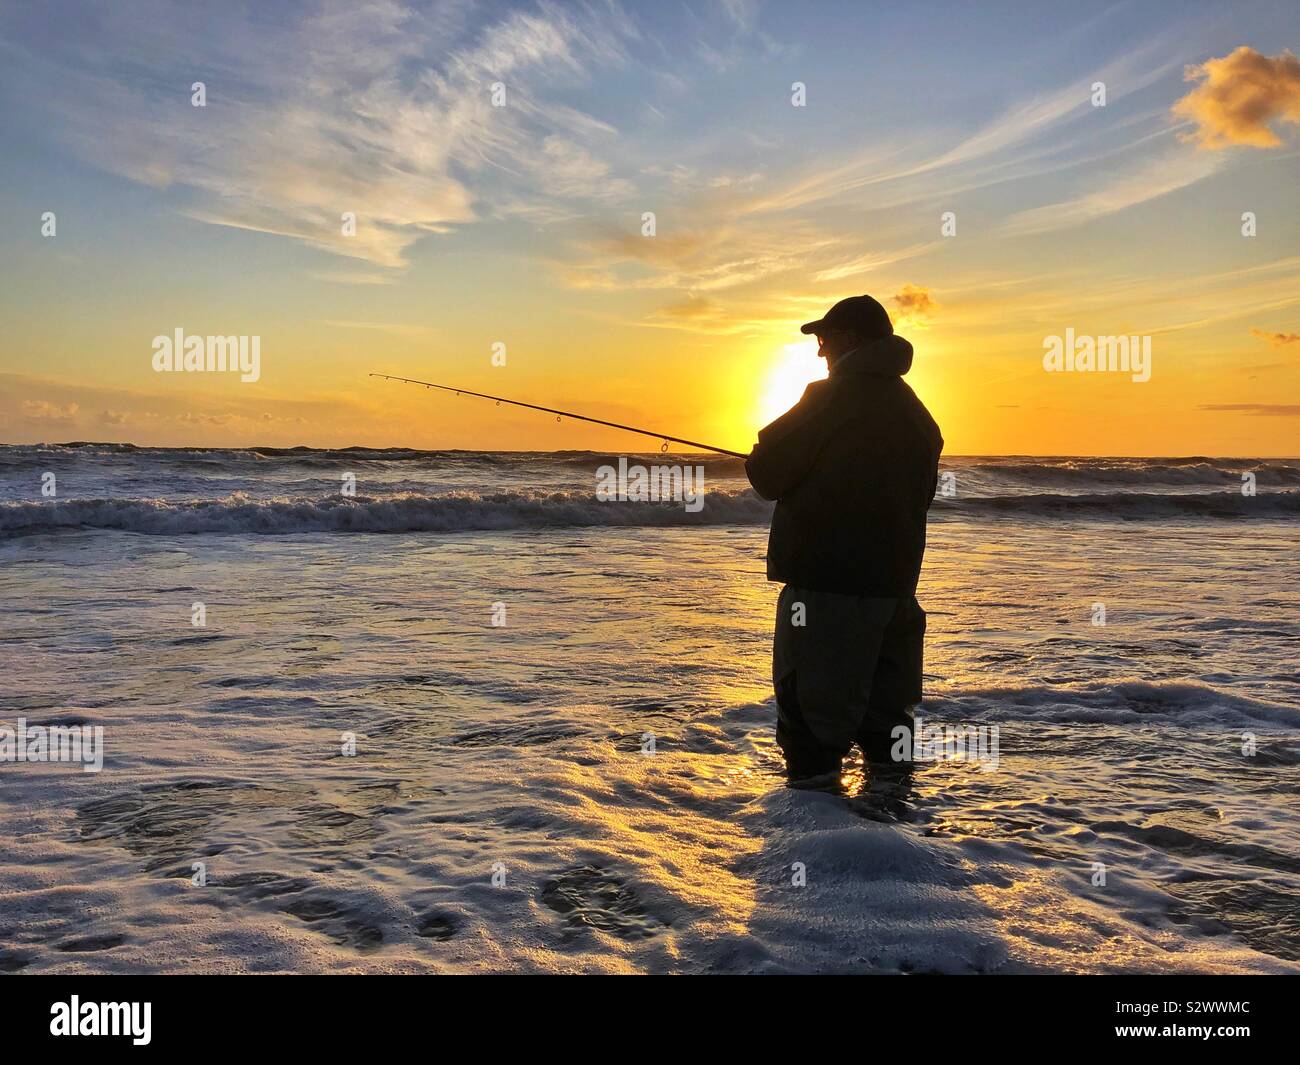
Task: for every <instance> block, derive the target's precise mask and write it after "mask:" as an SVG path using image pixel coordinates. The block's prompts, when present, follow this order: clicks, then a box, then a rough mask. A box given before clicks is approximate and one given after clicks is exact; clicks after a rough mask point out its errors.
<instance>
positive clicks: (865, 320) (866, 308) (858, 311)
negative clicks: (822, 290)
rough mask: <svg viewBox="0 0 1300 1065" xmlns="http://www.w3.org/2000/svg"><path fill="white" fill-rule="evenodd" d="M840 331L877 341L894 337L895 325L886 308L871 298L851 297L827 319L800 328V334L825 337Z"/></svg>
mask: <svg viewBox="0 0 1300 1065" xmlns="http://www.w3.org/2000/svg"><path fill="white" fill-rule="evenodd" d="M840 329H843V330H847V331H848V332H852V333H857V334H858V335H859V336H861V337H865V338H867V339H869V340H876V339H878V338H880V337H887V336H892V335H893V332H894V323H893V322H891V321H890V320H889V314H888V312H887V311H886V310H885V308H884V307H882V306H881V305H880V304H879V303H877V302H876V301H875V300H873V299H872V298H871V297H870V296H850V297H849V298H848V299H846V300H840V302H839V303H837V304H835V306H834V307H832V308H831V309H830V310H829V311H827V312H826V317H824V318H819V319H818V320H817V321H815V322H809V323H808V324H807V325H805V326H802V327H800V329H799V332H801V333H815V334H816V335H818V336H825V335H826V334H827V333H833V332H835V331H836V330H840Z"/></svg>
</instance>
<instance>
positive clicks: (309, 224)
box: [15, 0, 635, 267]
mask: <svg viewBox="0 0 1300 1065" xmlns="http://www.w3.org/2000/svg"><path fill="white" fill-rule="evenodd" d="M168 10H169V16H168V18H167V19H165V20H161V24H160V23H159V22H158V21H155V20H152V18H151V15H150V12H149V11H148V10H147V9H142V8H139V7H136V6H133V5H122V6H113V7H110V8H107V9H104V10H102V11H101V12H100V14H99V23H100V24H99V25H98V26H97V27H96V30H97V33H98V37H97V39H95V40H81V41H77V40H75V39H73V40H70V41H68V42H66V43H64V44H63V45H62V46H61V47H58V48H55V49H53V50H51V49H49V48H37V47H35V46H33V45H29V46H28V47H26V48H25V49H24V48H19V49H18V50H17V51H18V55H17V57H16V60H15V61H16V63H17V64H18V65H19V66H21V68H22V70H21V74H22V75H23V76H24V77H25V80H26V84H27V88H28V90H29V91H28V96H29V98H31V99H37V100H48V101H49V102H50V103H49V106H50V108H51V109H52V110H53V111H54V112H56V113H57V114H58V115H59V119H60V121H59V123H58V128H59V130H60V133H61V136H63V137H64V138H65V140H67V141H68V142H69V143H70V144H71V145H72V147H73V148H74V150H76V151H77V152H78V153H79V154H81V155H82V156H83V157H85V158H87V159H89V160H90V161H91V162H93V163H95V164H97V165H99V166H101V167H103V168H105V169H107V170H110V171H112V172H114V173H117V174H122V175H124V176H126V177H128V178H131V179H133V180H136V181H140V182H143V183H147V184H150V185H154V186H157V187H163V188H172V189H174V190H176V192H177V193H178V194H179V195H180V196H181V197H182V203H181V209H182V210H184V211H185V213H187V214H189V215H190V216H191V217H193V218H196V219H199V220H202V221H205V222H209V223H213V224H219V225H224V226H233V227H237V228H241V229H248V230H256V231H260V232H266V233H272V234H278V235H282V236H287V237H292V238H294V239H297V240H301V241H304V242H306V243H308V244H311V245H313V246H314V247H318V248H321V249H324V250H326V251H329V252H332V253H335V254H338V255H344V256H350V257H354V258H357V259H363V260H366V261H368V262H371V263H375V264H378V265H382V266H387V267H401V266H403V265H405V264H406V261H407V259H406V251H407V249H408V248H409V247H410V245H411V244H412V243H413V242H414V241H415V240H417V239H418V238H419V237H420V236H421V235H422V234H425V233H441V232H446V231H447V230H448V229H449V228H450V227H454V226H457V225H460V224H464V223H467V222H469V221H471V220H473V219H475V218H476V217H478V214H479V212H478V210H477V208H476V199H477V197H478V196H479V195H480V194H481V191H482V190H483V189H486V188H499V189H502V190H508V191H509V194H510V197H511V198H513V200H514V201H516V202H520V203H523V204H527V203H530V202H539V201H546V200H549V199H552V198H561V199H562V198H565V197H587V198H596V199H608V198H612V197H616V196H618V195H623V194H626V193H627V192H628V191H629V190H630V188H631V186H630V184H629V183H628V182H627V181H626V180H625V179H623V178H620V177H619V176H617V175H615V174H613V173H612V172H611V167H610V164H609V163H608V162H607V161H606V160H604V159H602V158H601V157H600V155H599V145H600V142H601V141H602V140H608V139H610V138H611V137H613V136H614V134H615V131H614V130H613V129H612V128H611V127H610V126H609V125H608V124H607V123H605V122H602V121H600V120H598V119H596V118H593V117H592V116H589V115H586V114H584V113H583V112H581V111H578V110H576V109H574V108H573V107H571V106H568V105H566V104H564V103H563V102H562V101H560V100H558V99H554V98H553V97H554V96H555V94H556V93H557V92H558V91H560V90H562V89H563V88H565V87H571V86H573V85H578V84H582V83H583V82H584V81H585V80H586V79H588V78H589V77H590V75H591V73H592V72H593V71H595V70H598V69H601V68H603V67H607V66H611V65H617V64H620V63H622V62H624V61H625V53H624V44H625V42H626V41H627V40H628V39H629V38H630V37H631V36H633V35H634V34H635V30H634V28H633V27H632V25H631V23H630V22H629V21H628V20H627V19H626V18H625V17H624V16H623V15H621V14H620V13H619V12H618V10H617V9H615V8H611V7H592V8H590V9H587V8H582V7H564V8H561V7H552V6H549V5H544V6H541V7H538V8H536V9H535V10H515V11H508V12H505V13H503V14H501V15H500V16H499V17H498V18H497V19H496V20H495V21H491V22H488V23H486V24H484V25H475V24H473V23H471V22H470V20H469V19H470V16H469V13H468V9H467V8H465V7H464V6H463V5H460V4H449V5H441V6H439V7H437V8H434V9H432V10H431V11H426V10H423V9H420V10H416V9H412V8H408V7H406V6H404V5H402V4H400V3H397V2H395V0H368V2H364V3H355V4H324V5H322V6H320V7H319V8H318V9H317V10H316V11H315V12H314V13H313V14H310V15H307V16H305V17H301V18H299V19H296V20H295V19H293V18H290V19H287V20H283V19H281V18H279V17H271V16H270V15H269V14H268V15H265V16H261V17H258V16H255V15H247V14H245V12H244V11H243V9H236V8H228V9H218V10H213V9H208V10H206V11H205V12H204V17H203V24H202V25H198V24H197V23H196V22H195V15H193V14H187V13H186V12H184V11H176V10H175V9H171V8H169V9H168ZM162 25H165V26H166V27H167V29H166V30H165V31H164V30H163V29H162V28H161V26H162ZM159 56H172V57H174V58H172V59H171V60H170V62H168V63H167V64H166V70H165V71H164V70H158V69H156V68H157V65H158V57H159ZM286 56H293V57H294V60H295V61H294V63H293V64H291V65H286V63H285V57H286ZM142 70H151V74H150V75H149V76H148V77H145V76H142V74H141V71H142ZM192 81H203V82H204V83H205V86H206V92H207V106H206V107H192V106H190V100H189V96H190V92H189V86H190V84H191V82H192ZM495 83H501V84H502V85H504V91H505V94H506V96H505V99H506V106H504V107H494V106H493V104H492V88H491V87H492V86H493V84H495ZM472 175H477V177H476V178H475V180H474V182H473V183H471V181H470V178H471V176H472ZM186 200H188V201H189V202H184V201H186ZM345 212H351V213H352V214H354V215H355V218H356V227H355V234H351V235H345V233H344V225H343V215H344V213H345Z"/></svg>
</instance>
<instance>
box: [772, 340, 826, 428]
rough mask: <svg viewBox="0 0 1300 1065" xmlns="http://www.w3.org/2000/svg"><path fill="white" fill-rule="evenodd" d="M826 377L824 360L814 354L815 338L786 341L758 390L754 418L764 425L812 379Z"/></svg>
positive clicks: (790, 404)
mask: <svg viewBox="0 0 1300 1065" xmlns="http://www.w3.org/2000/svg"><path fill="white" fill-rule="evenodd" d="M825 376H826V363H825V362H823V361H822V360H821V359H820V358H818V356H817V341H816V340H814V339H812V338H811V337H809V338H808V339H807V340H801V341H799V342H798V343H795V344H786V345H785V346H784V347H782V349H781V352H780V354H779V355H777V356H776V358H775V359H774V360H773V362H772V367H771V369H770V370H769V371H768V374H767V378H766V380H765V381H764V382H763V389H762V391H761V392H760V393H759V398H758V409H757V415H756V417H757V419H758V423H759V424H760V425H766V424H767V423H768V422H770V421H772V420H773V419H774V418H778V417H780V416H781V415H782V414H784V413H785V412H786V411H788V410H789V409H790V408H791V407H793V406H794V405H795V404H796V403H798V402H799V397H800V396H802V395H803V390H804V389H805V388H807V387H808V385H809V383H811V382H812V381H817V380H819V379H821V378H823V377H825Z"/></svg>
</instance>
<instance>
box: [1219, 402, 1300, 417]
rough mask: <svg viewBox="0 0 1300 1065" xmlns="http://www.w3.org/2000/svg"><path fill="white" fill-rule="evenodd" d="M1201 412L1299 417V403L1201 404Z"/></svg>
mask: <svg viewBox="0 0 1300 1065" xmlns="http://www.w3.org/2000/svg"><path fill="white" fill-rule="evenodd" d="M1201 410H1217V411H1228V412H1232V413H1235V414H1260V415H1264V416H1265V417H1269V418H1296V417H1300V403H1203V404H1201Z"/></svg>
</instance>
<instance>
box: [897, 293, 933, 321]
mask: <svg viewBox="0 0 1300 1065" xmlns="http://www.w3.org/2000/svg"><path fill="white" fill-rule="evenodd" d="M891 302H892V303H893V305H894V317H895V318H896V319H899V320H902V321H910V322H913V323H919V322H920V321H921V320H922V319H924V318H928V317H929V316H930V315H932V314H933V313H934V312H935V311H937V310H938V309H939V304H938V303H936V302H935V300H934V297H933V296H931V295H930V290H929V289H928V288H924V287H922V286H921V285H904V286H903V287H902V289H901V290H899V292H898V293H897V295H895V296H894V297H893V299H892V300H891Z"/></svg>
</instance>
